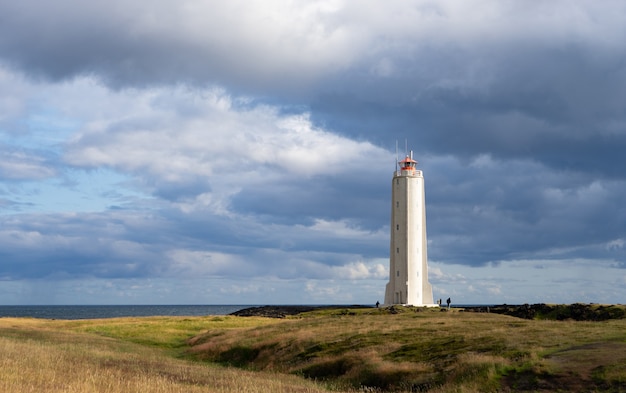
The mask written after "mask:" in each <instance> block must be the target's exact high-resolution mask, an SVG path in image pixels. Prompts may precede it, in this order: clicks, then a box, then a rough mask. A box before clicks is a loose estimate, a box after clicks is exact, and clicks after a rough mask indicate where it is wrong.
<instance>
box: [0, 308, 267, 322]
mask: <svg viewBox="0 0 626 393" xmlns="http://www.w3.org/2000/svg"><path fill="white" fill-rule="evenodd" d="M248 307H255V306H253V305H134V306H133V305H123V306H115V305H109V306H91V305H90V306H2V305H0V318H2V317H22V318H42V319H97V318H117V317H151V316H203V315H227V314H230V313H233V312H235V311H238V310H242V309H244V308H248Z"/></svg>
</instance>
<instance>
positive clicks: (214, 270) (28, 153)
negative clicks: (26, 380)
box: [0, 0, 626, 305]
mask: <svg viewBox="0 0 626 393" xmlns="http://www.w3.org/2000/svg"><path fill="white" fill-rule="evenodd" d="M625 20H626V3H624V2H622V1H610V0H607V1H603V2H601V3H600V2H590V1H579V0H563V1H558V0H554V1H541V2H529V1H522V0H506V1H503V0H474V1H450V0H438V1H426V0H423V1H422V0H386V1H378V0H360V1H347V0H308V1H290V0H263V1H255V0H251V1H249V0H246V1H243V0H230V1H227V2H225V1H208V0H205V1H202V0H185V1H178V0H176V1H174V0H170V1H168V0H130V1H129V0H106V1H104V0H93V1H82V0H52V1H47V2H43V3H42V2H41V1H36V0H20V1H13V0H0V304H15V305H20V304H250V305H253V304H373V303H375V302H376V301H377V300H378V301H383V300H384V290H385V284H386V283H387V281H388V274H389V273H388V268H389V266H388V264H389V257H388V255H389V215H390V211H391V201H390V195H391V178H392V176H393V171H394V170H395V160H396V143H398V145H399V146H400V153H401V154H404V153H405V152H406V151H407V150H412V151H413V154H414V158H416V159H417V160H418V162H419V169H421V170H422V171H423V173H424V178H425V188H426V204H427V207H426V211H427V232H428V255H429V277H430V282H431V283H432V285H433V295H434V298H435V299H439V298H442V299H446V298H448V297H450V298H451V300H452V303H453V304H455V303H457V304H502V303H507V304H523V303H574V302H582V303H589V302H594V303H626V249H625V246H626V204H625V203H624V195H626V172H625V169H626V154H625V153H624V152H625V151H626V45H624V37H626V23H624V21H625Z"/></svg>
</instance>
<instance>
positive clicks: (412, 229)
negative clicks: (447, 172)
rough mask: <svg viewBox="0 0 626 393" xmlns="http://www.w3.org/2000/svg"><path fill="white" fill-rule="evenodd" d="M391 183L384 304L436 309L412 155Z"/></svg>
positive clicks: (420, 178) (421, 185)
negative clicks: (429, 275)
mask: <svg viewBox="0 0 626 393" xmlns="http://www.w3.org/2000/svg"><path fill="white" fill-rule="evenodd" d="M398 164H399V167H396V171H395V172H394V175H393V180H392V183H391V228H390V230H391V239H390V242H389V243H390V247H389V248H390V250H389V282H388V283H387V287H386V289H385V304H406V305H413V306H429V307H430V306H432V307H435V306H437V305H436V304H434V302H433V289H432V286H431V285H430V283H429V282H428V254H427V250H426V248H427V247H426V204H425V201H426V198H425V195H424V176H423V174H422V171H421V170H418V169H417V168H416V167H417V161H415V160H414V159H413V152H411V154H410V155H408V154H407V155H406V157H405V158H404V159H403V160H401V161H399V162H398Z"/></svg>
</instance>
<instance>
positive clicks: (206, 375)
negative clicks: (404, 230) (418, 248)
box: [0, 306, 626, 393]
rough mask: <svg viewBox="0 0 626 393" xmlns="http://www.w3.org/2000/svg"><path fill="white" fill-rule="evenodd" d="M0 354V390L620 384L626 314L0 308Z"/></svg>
mask: <svg viewBox="0 0 626 393" xmlns="http://www.w3.org/2000/svg"><path fill="white" fill-rule="evenodd" d="M615 307H617V308H621V309H622V310H623V307H622V306H615ZM611 312H615V311H611ZM615 313H617V312H615ZM617 314H618V313H617ZM617 314H615V315H617ZM545 315H548V314H545ZM545 315H544V314H541V315H539V314H537V315H536V317H541V318H546V316H545ZM553 315H561V314H553ZM555 319H556V317H555ZM0 354H1V355H0V366H1V367H0V391H3V392H27V391H33V392H34V391H46V392H67V391H75V392H112V393H116V392H140V391H141V392H145V391H151V392H194V391H198V392H200V391H202V392H311V393H316V392H322V391H343V392H348V391H352V392H355V391H368V392H376V391H401V392H410V391H430V392H488V391H493V392H495V391H533V392H535V391H539V392H541V391H545V392H548V391H563V392H565V391H609V392H610V391H613V392H624V391H626V319H610V320H604V321H594V322H590V321H575V320H573V319H572V318H563V320H549V319H521V318H517V317H512V316H508V315H502V314H496V313H493V312H490V313H486V312H467V311H462V310H459V309H452V310H451V311H450V312H445V311H440V310H438V309H430V310H425V309H415V308H405V307H394V308H393V309H390V308H381V309H347V308H346V309H341V308H339V309H325V310H313V311H309V312H305V313H301V314H297V315H292V316H286V317H285V318H282V319H276V318H259V317H236V316H208V317H150V318H115V319H102V320H83V321H61V320H38V319H28V318H23V319H16V318H0Z"/></svg>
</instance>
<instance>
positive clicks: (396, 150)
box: [396, 139, 398, 172]
mask: <svg viewBox="0 0 626 393" xmlns="http://www.w3.org/2000/svg"><path fill="white" fill-rule="evenodd" d="M397 171H398V140H397V139H396V172H397Z"/></svg>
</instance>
